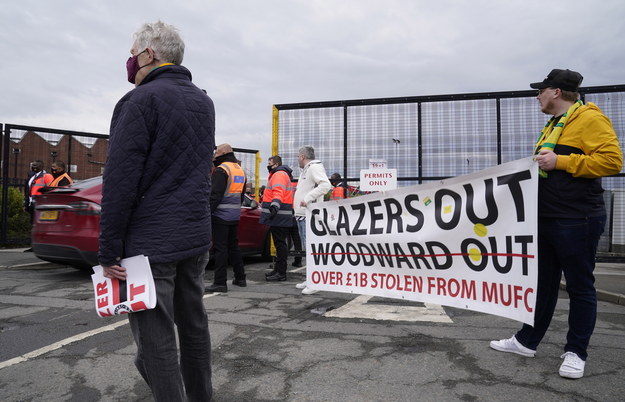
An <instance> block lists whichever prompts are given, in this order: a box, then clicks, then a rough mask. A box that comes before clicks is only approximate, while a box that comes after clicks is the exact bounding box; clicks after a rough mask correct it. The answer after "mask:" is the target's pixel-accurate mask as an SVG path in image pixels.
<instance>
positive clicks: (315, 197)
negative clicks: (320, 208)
mask: <svg viewBox="0 0 625 402" xmlns="http://www.w3.org/2000/svg"><path fill="white" fill-rule="evenodd" d="M297 158H298V162H299V167H300V168H301V169H302V171H301V173H300V175H299V179H298V181H297V190H295V196H294V197H293V208H294V210H295V219H296V220H297V227H298V229H299V234H300V237H301V239H302V249H304V250H306V206H307V205H308V204H310V203H313V202H318V201H323V197H324V195H326V193H327V192H328V191H330V190H331V189H332V184H330V180H329V179H328V175H327V174H326V170H325V168H324V167H323V164H322V163H321V161H319V160H317V159H315V149H314V148H313V147H312V146H310V145H304V146H303V147H301V148H300V149H299V151H298V156H297ZM295 287H296V288H298V289H302V294H305V295H311V294H314V293H317V292H318V290H312V289H310V288H308V286H306V282H305V281H304V282H302V283H298V284H297V285H295Z"/></svg>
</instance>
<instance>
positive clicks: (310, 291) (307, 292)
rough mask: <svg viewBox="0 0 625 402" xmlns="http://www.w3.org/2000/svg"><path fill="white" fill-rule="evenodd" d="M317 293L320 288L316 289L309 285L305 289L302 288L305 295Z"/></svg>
mask: <svg viewBox="0 0 625 402" xmlns="http://www.w3.org/2000/svg"><path fill="white" fill-rule="evenodd" d="M315 293H319V290H314V289H311V288H309V287H305V288H304V289H302V294H303V295H314V294H315Z"/></svg>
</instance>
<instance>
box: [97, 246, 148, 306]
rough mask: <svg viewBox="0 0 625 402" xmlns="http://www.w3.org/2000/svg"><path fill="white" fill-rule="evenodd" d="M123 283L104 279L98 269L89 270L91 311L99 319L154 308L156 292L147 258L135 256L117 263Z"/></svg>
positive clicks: (117, 280) (101, 269) (99, 268)
mask: <svg viewBox="0 0 625 402" xmlns="http://www.w3.org/2000/svg"><path fill="white" fill-rule="evenodd" d="M120 265H121V266H122V267H124V268H126V274H127V277H126V280H125V281H122V280H119V279H109V278H105V277H104V271H103V268H102V266H101V265H97V266H95V267H93V272H94V274H93V275H91V280H92V281H93V292H94V294H95V310H96V312H97V313H98V315H99V316H100V317H110V316H112V315H119V314H128V313H134V312H136V311H142V310H148V309H151V308H154V307H155V306H156V289H155V288H154V278H153V277H152V270H151V269H150V262H149V261H148V257H146V256H144V255H138V256H135V257H130V258H125V259H123V260H121V262H120Z"/></svg>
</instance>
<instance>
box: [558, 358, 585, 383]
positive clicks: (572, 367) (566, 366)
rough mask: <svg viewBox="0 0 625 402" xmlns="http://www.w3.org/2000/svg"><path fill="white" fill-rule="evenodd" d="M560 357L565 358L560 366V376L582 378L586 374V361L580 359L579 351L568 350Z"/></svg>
mask: <svg viewBox="0 0 625 402" xmlns="http://www.w3.org/2000/svg"><path fill="white" fill-rule="evenodd" d="M560 358H564V361H563V362H562V365H561V366H560V371H559V373H560V377H565V378H582V377H583V376H584V367H585V366H586V362H585V361H583V360H582V359H580V357H579V356H578V355H577V353H574V352H566V353H565V354H563V355H562V356H560Z"/></svg>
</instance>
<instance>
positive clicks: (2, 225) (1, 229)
mask: <svg viewBox="0 0 625 402" xmlns="http://www.w3.org/2000/svg"><path fill="white" fill-rule="evenodd" d="M0 130H1V132H2V134H3V140H4V141H2V217H1V218H0V245H3V246H4V245H6V243H7V222H8V218H7V216H8V211H7V209H8V202H7V201H8V199H9V148H10V147H11V129H10V128H9V127H8V126H6V125H3V124H0Z"/></svg>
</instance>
